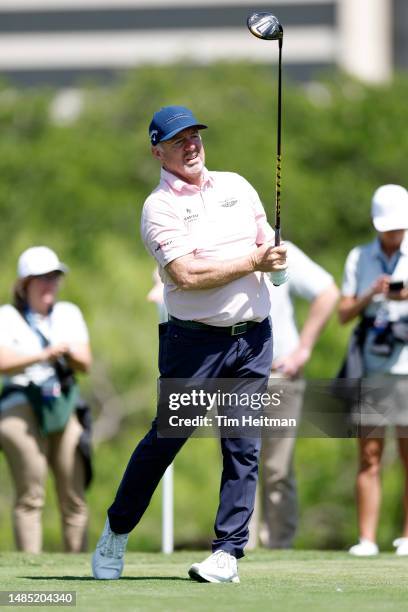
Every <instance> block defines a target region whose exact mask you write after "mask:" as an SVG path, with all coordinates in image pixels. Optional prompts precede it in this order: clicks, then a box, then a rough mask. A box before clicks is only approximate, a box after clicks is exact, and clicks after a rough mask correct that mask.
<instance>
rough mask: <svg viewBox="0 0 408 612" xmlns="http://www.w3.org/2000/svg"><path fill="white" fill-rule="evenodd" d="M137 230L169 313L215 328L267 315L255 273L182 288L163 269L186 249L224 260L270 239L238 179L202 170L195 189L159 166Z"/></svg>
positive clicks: (256, 203)
mask: <svg viewBox="0 0 408 612" xmlns="http://www.w3.org/2000/svg"><path fill="white" fill-rule="evenodd" d="M141 233H142V238H143V241H144V243H145V245H146V248H147V249H148V251H149V252H150V253H151V254H152V255H153V257H154V258H155V259H156V260H157V262H158V263H159V266H160V268H159V271H160V276H161V278H162V280H163V282H164V285H165V288H164V300H165V304H166V307H167V310H168V312H169V314H171V315H173V316H175V317H177V318H179V319H184V320H190V319H193V320H196V321H201V322H203V323H207V324H209V325H218V326H221V327H222V326H229V325H234V324H235V323H238V322H240V321H262V320H263V319H265V318H266V317H267V316H268V315H269V311H270V306H271V305H270V294H269V290H270V282H269V279H267V278H266V275H264V274H262V273H261V272H253V273H252V274H247V275H246V276H243V277H242V278H239V279H237V280H234V281H231V282H229V283H227V284H226V285H223V286H222V287H216V288H213V289H198V290H189V291H185V290H182V289H179V288H178V287H177V286H176V285H175V284H174V283H173V282H172V280H171V278H170V277H169V275H168V274H166V273H165V271H164V270H163V268H164V267H165V266H166V265H167V264H168V263H170V262H171V261H173V260H174V259H176V258H177V257H181V256H183V255H187V254H189V253H194V254H195V256H196V257H197V258H201V259H211V260H214V261H227V260H230V259H235V258H238V257H242V256H244V255H248V254H249V253H251V252H252V251H253V250H254V249H255V248H256V246H257V245H260V244H263V243H264V242H266V241H268V240H272V239H273V230H272V228H271V227H270V225H269V224H268V222H267V219H266V215H265V211H264V209H263V206H262V204H261V202H260V199H259V197H258V194H257V193H256V191H255V190H254V189H253V187H252V186H251V185H250V184H249V183H248V181H246V180H245V179H244V178H243V177H241V176H239V175H238V174H234V173H232V172H208V170H207V169H205V172H204V181H203V184H202V186H201V187H197V186H196V185H190V184H188V183H186V182H184V181H182V180H181V179H179V178H177V177H176V176H174V175H173V174H171V173H169V172H167V171H166V170H164V169H162V171H161V181H160V184H159V186H158V187H157V189H155V190H154V191H153V193H152V194H151V195H150V196H149V197H148V198H147V200H146V202H145V204H144V207H143V212H142V221H141Z"/></svg>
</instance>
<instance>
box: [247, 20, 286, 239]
mask: <svg viewBox="0 0 408 612" xmlns="http://www.w3.org/2000/svg"><path fill="white" fill-rule="evenodd" d="M247 26H248V29H249V31H250V32H251V34H253V35H254V36H256V37H257V38H261V39H262V40H278V41H279V72H278V74H279V77H278V139H277V154H276V199H275V246H278V245H279V244H280V239H281V220H280V209H281V161H282V155H281V144H282V44H283V28H282V26H281V24H280V23H279V20H278V19H277V18H276V17H275V15H272V13H267V12H262V13H251V15H249V16H248V19H247Z"/></svg>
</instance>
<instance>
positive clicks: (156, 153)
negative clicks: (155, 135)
mask: <svg viewBox="0 0 408 612" xmlns="http://www.w3.org/2000/svg"><path fill="white" fill-rule="evenodd" d="M151 151H152V155H153V157H155V158H156V159H158V160H160V161H161V158H162V157H161V149H160V147H157V146H154V145H152V147H151Z"/></svg>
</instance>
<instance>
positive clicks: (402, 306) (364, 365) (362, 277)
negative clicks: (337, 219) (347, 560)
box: [339, 185, 408, 556]
mask: <svg viewBox="0 0 408 612" xmlns="http://www.w3.org/2000/svg"><path fill="white" fill-rule="evenodd" d="M371 212H372V222H373V225H374V228H375V229H376V231H377V238H376V239H375V240H374V241H373V242H371V243H369V244H366V245H363V246H358V247H356V248H354V249H353V250H352V251H351V252H350V253H349V255H348V257H347V261H346V265H345V272H344V280H343V286H342V297H341V299H340V304H339V318H340V321H341V323H343V324H344V323H347V322H349V321H351V320H353V319H355V318H356V317H360V322H359V324H358V326H357V327H356V328H355V330H354V332H353V335H352V338H351V342H350V345H349V351H348V356H347V359H346V362H345V364H344V366H343V369H342V370H343V373H342V374H341V375H340V376H343V377H345V378H354V379H358V378H360V379H361V394H360V402H359V405H358V406H356V407H355V408H354V411H353V415H352V416H353V419H354V422H355V423H356V424H357V425H359V426H360V432H361V435H360V438H359V440H358V442H359V469H358V475H357V508H358V524H359V532H360V540H359V543H358V544H356V545H355V546H352V547H351V548H350V550H349V552H350V554H352V555H356V556H372V555H376V554H378V546H377V544H376V532H377V525H378V517H379V511H380V498H381V482H380V467H381V457H382V453H383V449H384V442H385V429H386V426H387V425H393V426H395V427H396V435H397V439H398V447H399V453H400V457H401V461H402V464H403V467H404V470H405V492H404V508H405V521H404V525H403V530H402V537H401V538H398V539H397V540H395V541H394V546H395V547H396V553H397V555H408V407H407V393H406V388H407V375H408V288H407V281H408V239H407V235H406V230H407V229H408V192H407V190H406V189H404V188H403V187H401V186H399V185H384V186H382V187H379V188H378V189H377V191H376V192H375V193H374V196H373V200H372V211H371Z"/></svg>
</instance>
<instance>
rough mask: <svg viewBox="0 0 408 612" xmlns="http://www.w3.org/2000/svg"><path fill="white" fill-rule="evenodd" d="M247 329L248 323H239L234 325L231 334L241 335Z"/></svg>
mask: <svg viewBox="0 0 408 612" xmlns="http://www.w3.org/2000/svg"><path fill="white" fill-rule="evenodd" d="M246 331H247V324H246V323H237V324H236V325H232V327H231V336H239V335H241V334H245V332H246Z"/></svg>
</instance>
